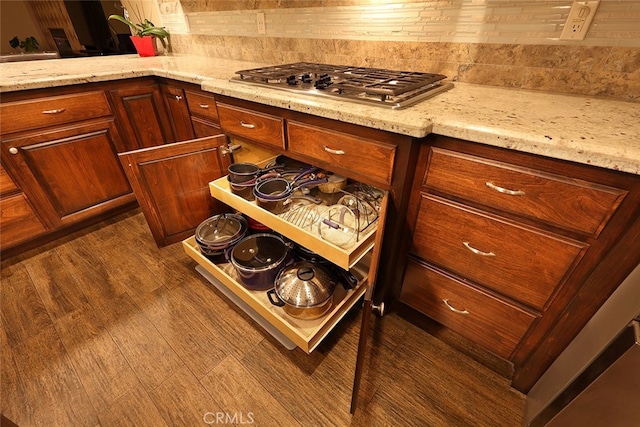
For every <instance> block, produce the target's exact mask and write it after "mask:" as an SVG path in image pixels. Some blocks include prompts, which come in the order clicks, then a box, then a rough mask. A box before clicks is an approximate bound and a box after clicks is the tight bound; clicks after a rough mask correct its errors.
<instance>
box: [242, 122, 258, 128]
mask: <svg viewBox="0 0 640 427" xmlns="http://www.w3.org/2000/svg"><path fill="white" fill-rule="evenodd" d="M240 125H241V126H242V127H243V128H248V129H253V128H255V127H256V125H254V124H253V123H247V122H243V121H240Z"/></svg>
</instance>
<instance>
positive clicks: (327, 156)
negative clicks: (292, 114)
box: [287, 121, 396, 184]
mask: <svg viewBox="0 0 640 427" xmlns="http://www.w3.org/2000/svg"><path fill="white" fill-rule="evenodd" d="M287 136H288V141H289V147H288V149H289V151H291V152H295V153H300V154H303V155H305V156H308V157H313V158H316V159H319V160H322V161H324V162H328V163H331V164H333V165H336V166H339V167H341V168H344V169H348V170H352V171H354V172H356V173H358V174H360V175H363V176H366V177H369V178H371V179H374V180H375V181H377V182H380V183H384V184H391V178H392V172H393V162H394V159H395V152H396V147H395V146H393V145H389V144H384V143H379V142H373V141H371V140H367V139H363V138H358V137H355V136H352V135H348V134H344V133H340V132H332V131H329V130H325V129H320V128H317V127H314V126H308V125H305V124H302V123H298V122H292V121H290V122H288V124H287Z"/></svg>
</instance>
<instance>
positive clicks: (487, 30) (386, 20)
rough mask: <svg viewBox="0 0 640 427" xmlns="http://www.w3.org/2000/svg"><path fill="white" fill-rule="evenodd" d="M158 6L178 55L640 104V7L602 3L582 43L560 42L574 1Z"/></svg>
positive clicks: (194, 1)
mask: <svg viewBox="0 0 640 427" xmlns="http://www.w3.org/2000/svg"><path fill="white" fill-rule="evenodd" d="M157 1H158V5H159V8H160V13H161V16H162V19H163V25H165V26H167V28H168V29H169V30H170V32H171V48H172V51H173V52H176V53H193V54H200V55H211V56H221V57H226V58H232V59H247V60H257V61H264V62H266V63H274V64H275V63H284V62H295V61H313V62H325V63H336V64H349V65H362V66H373V67H382V68H395V69H403V70H416V71H427V72H438V73H443V74H446V75H447V76H449V78H451V79H452V80H454V81H461V82H469V83H477V84H484V85H493V86H506V87H518V88H524V89H532V90H543V91H552V92H562V93H573V94H583V95H593V96H605V97H613V98H616V99H620V100H627V101H635V102H640V1H616V0H602V1H601V3H600V6H599V7H598V10H597V12H596V15H595V17H594V21H593V24H592V26H591V28H590V31H589V33H588V34H587V37H586V38H585V40H581V41H565V40H559V36H560V33H561V32H562V28H563V26H564V22H565V21H566V17H567V14H568V11H569V8H570V5H571V3H572V2H571V1H567V0H555V1H552V0H549V1H504V0H465V1H463V0H449V1H410V0H404V1H400V0H395V1H393V0H390V1H385V2H382V1H377V0H335V1H333V0H325V1H320V0H315V1H314V0H309V1H291V0H289V1H287V0H262V1H259V0H255V1H238V2H225V1H205V0H191V1H190V0H182V1H181V2H179V3H178V2H175V1H168V0H157ZM239 7H243V9H239ZM256 12H264V14H265V18H266V19H265V20H266V34H258V31H257V24H256Z"/></svg>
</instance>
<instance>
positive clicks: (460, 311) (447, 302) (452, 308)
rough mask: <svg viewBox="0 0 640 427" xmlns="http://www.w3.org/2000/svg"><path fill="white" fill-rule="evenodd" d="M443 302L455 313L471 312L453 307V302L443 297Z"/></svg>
mask: <svg viewBox="0 0 640 427" xmlns="http://www.w3.org/2000/svg"><path fill="white" fill-rule="evenodd" d="M442 302H443V303H444V305H446V306H447V308H448V309H449V310H451V311H453V312H454V313H458V314H469V312H468V311H467V310H458V309H457V308H455V307H453V306H452V305H451V304H449V300H448V299H446V298H445V299H443V300H442Z"/></svg>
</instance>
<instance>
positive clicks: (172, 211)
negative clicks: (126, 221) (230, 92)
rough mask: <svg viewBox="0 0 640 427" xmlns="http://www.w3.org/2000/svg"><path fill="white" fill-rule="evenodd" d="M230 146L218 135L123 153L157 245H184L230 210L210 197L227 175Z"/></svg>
mask: <svg viewBox="0 0 640 427" xmlns="http://www.w3.org/2000/svg"><path fill="white" fill-rule="evenodd" d="M226 142H227V139H226V137H225V136H224V135H217V136H212V137H207V138H201V139H196V140H192V141H185V142H176V143H173V144H168V145H164V146H160V147H154V148H147V149H141V150H136V151H132V152H128V153H121V154H119V156H120V161H121V162H122V165H123V166H124V168H125V171H126V173H127V176H128V178H129V181H130V182H131V186H132V187H133V191H134V193H135V195H136V198H137V199H138V203H139V204H140V207H141V208H142V212H143V213H144V216H145V218H146V220H147V223H148V224H149V228H150V229H151V234H152V235H153V237H154V239H155V241H156V243H157V244H158V246H165V245H168V244H171V243H175V242H178V241H181V240H184V239H185V238H187V237H189V236H191V235H193V233H194V231H195V229H196V228H197V226H198V225H199V224H200V223H201V222H202V221H204V220H205V219H207V218H208V217H210V216H212V215H214V214H215V213H219V212H224V211H226V210H228V208H226V207H225V206H224V205H223V204H222V203H220V202H218V201H217V200H216V199H214V198H213V197H211V194H210V193H209V182H210V181H213V180H215V179H217V178H220V177H221V176H223V175H225V174H226V168H223V167H222V160H221V153H220V147H221V146H223V145H226Z"/></svg>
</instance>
